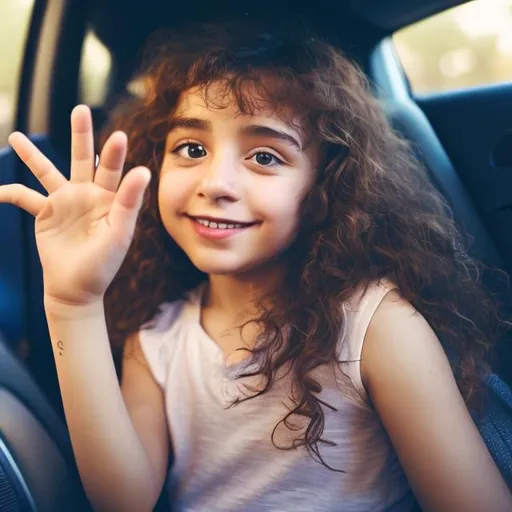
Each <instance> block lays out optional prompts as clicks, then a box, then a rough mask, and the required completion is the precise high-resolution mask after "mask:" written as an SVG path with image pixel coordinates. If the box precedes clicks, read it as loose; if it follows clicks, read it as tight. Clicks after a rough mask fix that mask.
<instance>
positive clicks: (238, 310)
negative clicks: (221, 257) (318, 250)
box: [204, 265, 283, 316]
mask: <svg viewBox="0 0 512 512" xmlns="http://www.w3.org/2000/svg"><path fill="white" fill-rule="evenodd" d="M282 276H283V267H282V266H281V265H279V266H274V267H272V268H270V269H269V268H267V269H265V270H261V271H258V272H253V273H250V274H244V275H210V276H209V286H208V290H207V293H206V294H205V297H204V305H205V306H207V307H208V308H210V309H211V310H215V311H219V312H222V313H225V314H227V315H229V316H231V315H234V316H239V315H241V316H246V315H247V314H248V313H249V314H250V312H251V311H253V308H254V306H257V305H258V304H259V303H260V301H261V300H262V299H263V298H264V297H265V296H266V295H267V294H269V293H272V292H273V291H274V290H276V289H278V287H279V285H280V283H281V281H282Z"/></svg>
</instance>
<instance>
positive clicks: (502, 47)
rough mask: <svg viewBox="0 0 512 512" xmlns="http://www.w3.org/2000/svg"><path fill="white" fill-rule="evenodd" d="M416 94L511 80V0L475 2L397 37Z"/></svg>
mask: <svg viewBox="0 0 512 512" xmlns="http://www.w3.org/2000/svg"><path fill="white" fill-rule="evenodd" d="M393 42H394V44H395V47H396V50H397V53H398V56H399V59H400V61H401V63H402V66H403V68H404V71H405V73H406V75H407V77H408V79H409V81H410V84H411V87H412V89H413V91H414V92H416V93H432V92H439V91H449V90H454V89H464V88H468V87H478V86H483V85H489V84H496V83H502V82H510V81H512V0H474V1H472V2H467V3H464V4H462V5H459V6H457V7H454V8H452V9H449V10H447V11H444V12H442V13H439V14H437V15H435V16H432V17H430V18H427V19H425V20H423V21H421V22H419V23H415V24H414V25H411V26H409V27H407V28H404V29H402V30H400V31H399V32H397V33H395V34H394V35H393Z"/></svg>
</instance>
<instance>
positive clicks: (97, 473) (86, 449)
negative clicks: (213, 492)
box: [46, 301, 168, 512]
mask: <svg viewBox="0 0 512 512" xmlns="http://www.w3.org/2000/svg"><path fill="white" fill-rule="evenodd" d="M46 316H47V320H48V326H49V330H50V337H51V341H52V347H53V352H54V357H55V361H56V366H57V373H58V378H59V385H60V391H61V395H62V400H63V404H64V411H65V414H66V420H67V425H68V428H69V432H70V436H71V443H72V445H73V452H74V455H75V459H76V462H77V466H78V470H79V472H80V476H81V479H82V482H83V485H84V488H85V491H86V493H87V496H88V498H89V500H90V502H91V504H92V505H93V507H94V509H95V510H98V511H106V512H107V511H108V512H116V511H126V512H133V511H137V512H146V511H147V512H150V511H152V510H153V507H154V506H155V503H156V502H157V500H158V497H159V495H160V491H161V489H162V484H163V481H164V478H165V472H166V467H167V454H168V446H167V434H166V433H165V430H164V429H165V415H164V412H163V401H162V396H161V395H162V392H161V390H160V388H159V387H158V384H156V382H154V381H153V379H152V377H151V375H150V374H149V373H148V372H147V371H145V370H144V367H141V366H140V365H138V363H137V362H136V361H134V359H133V358H131V357H129V358H125V361H124V377H123V394H121V389H120V386H119V384H118V380H117V376H116V372H115V367H114V362H113V358H112V354H111V350H110V346H109V341H108V335H107V329H106V324H105V317H104V309H103V303H102V302H101V301H100V302H96V303H94V304H90V305H88V306H72V307H69V306H68V307H62V308H59V307H55V305H52V307H51V308H48V307H46ZM128 345H130V346H131V347H133V346H135V347H136V343H134V340H130V341H129V343H128ZM123 395H124V400H123Z"/></svg>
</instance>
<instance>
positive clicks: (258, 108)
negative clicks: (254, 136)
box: [172, 83, 305, 138]
mask: <svg viewBox="0 0 512 512" xmlns="http://www.w3.org/2000/svg"><path fill="white" fill-rule="evenodd" d="M245 94H246V95H247V94H248V95H250V98H249V99H250V101H251V109H250V110H251V111H250V112H241V111H240V106H239V103H238V101H237V98H236V96H235V94H234V93H233V92H231V91H229V90H227V89H226V87H225V85H224V84H222V83H214V84H211V85H210V86H209V87H208V89H205V88H204V87H193V88H191V89H188V90H186V91H184V92H183V93H182V94H181V96H180V98H179V101H178V104H177V106H176V108H175V110H174V114H173V116H172V117H187V118H198V119H204V120H208V121H210V122H211V123H212V124H213V123H216V122H219V123H226V122H230V123H234V124H246V123H250V122H255V121H267V122H269V123H271V124H273V125H278V126H281V127H286V128H288V129H291V130H293V131H295V132H296V133H297V134H299V135H300V136H301V138H302V137H304V136H305V134H304V126H303V124H302V122H301V120H300V116H299V115H298V113H297V112H294V111H293V109H291V108H289V107H286V106H281V107H280V108H276V107H275V106H273V105H272V104H271V102H270V101H269V100H268V99H266V98H264V97H263V96H261V94H259V93H258V91H257V90H256V89H254V90H253V91H251V90H247V91H245Z"/></svg>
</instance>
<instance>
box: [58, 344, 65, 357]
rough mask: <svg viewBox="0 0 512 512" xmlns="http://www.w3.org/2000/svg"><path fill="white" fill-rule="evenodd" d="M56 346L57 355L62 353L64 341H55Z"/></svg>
mask: <svg viewBox="0 0 512 512" xmlns="http://www.w3.org/2000/svg"><path fill="white" fill-rule="evenodd" d="M57 347H58V349H59V356H61V355H62V353H63V352H64V342H63V341H57Z"/></svg>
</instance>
